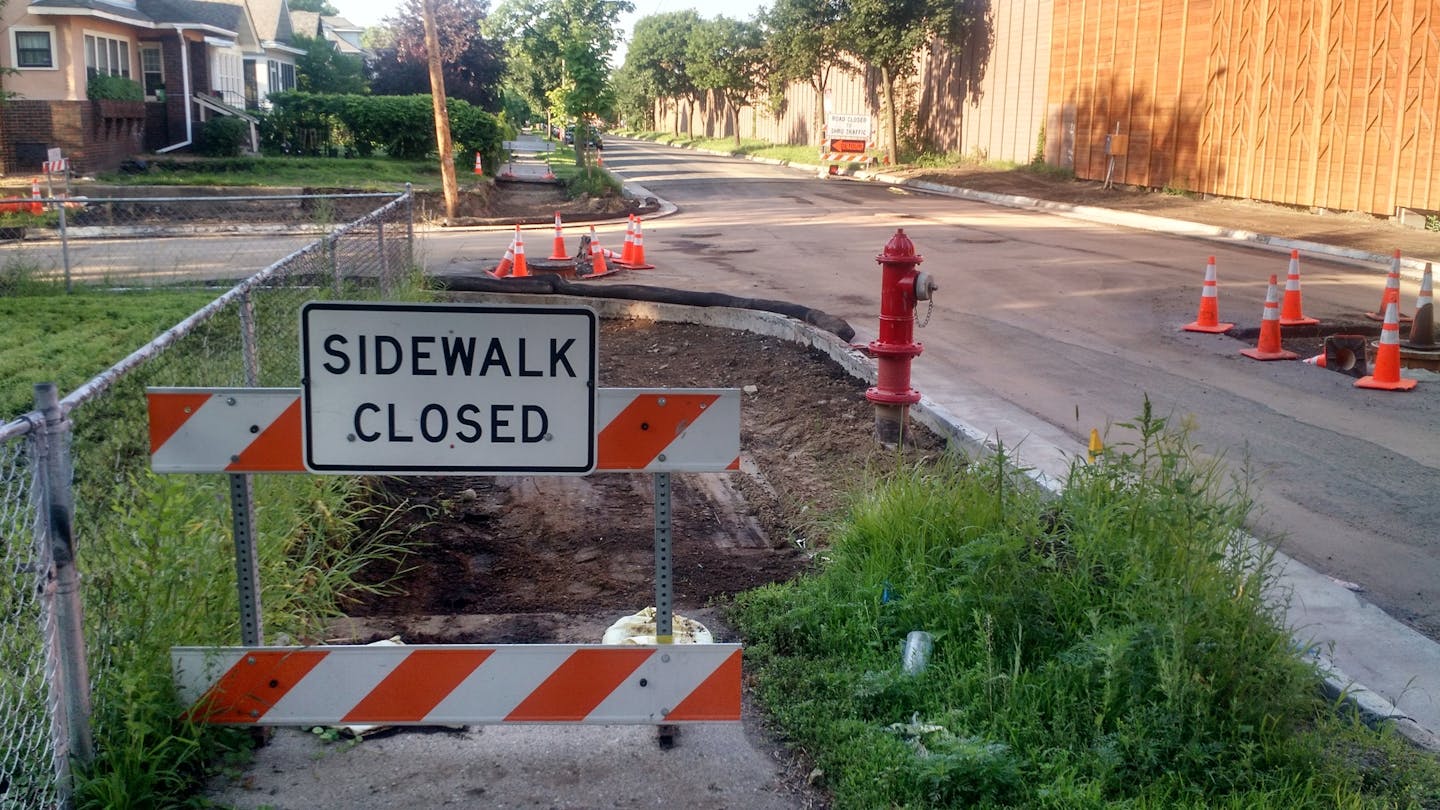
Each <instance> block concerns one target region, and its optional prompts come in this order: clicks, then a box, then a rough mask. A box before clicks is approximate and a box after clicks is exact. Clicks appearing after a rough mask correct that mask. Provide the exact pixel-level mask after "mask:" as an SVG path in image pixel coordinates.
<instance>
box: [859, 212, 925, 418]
mask: <svg viewBox="0 0 1440 810" xmlns="http://www.w3.org/2000/svg"><path fill="white" fill-rule="evenodd" d="M875 261H877V262H879V263H880V268H881V273H882V275H881V281H880V338H879V339H878V340H875V341H872V342H871V343H870V347H869V348H870V353H871V354H872V355H874V356H875V358H876V365H877V366H878V368H877V379H876V381H875V386H874V387H873V388H871V389H869V390H868V391H866V392H865V398H866V399H868V400H870V401H871V402H873V403H875V432H876V435H877V436H878V438H879V439H880V441H882V442H885V443H887V444H898V443H899V442H901V441H903V440H904V437H905V418H906V411H907V409H908V408H909V406H910V405H912V404H914V403H916V402H919V401H920V392H919V391H916V390H915V389H913V388H911V387H910V361H911V360H912V359H913V358H915V357H918V356H919V355H920V352H922V351H924V349H925V347H924V346H922V345H920V344H919V343H916V342H915V306H916V304H918V303H919V302H921V301H929V300H930V296H931V295H932V294H933V293H934V292H935V290H937V289H939V287H937V286H936V284H935V279H933V278H931V277H930V274H929V273H922V272H920V270H919V266H920V262H922V261H924V258H923V257H921V256H917V255H916V254H915V243H914V242H911V241H910V237H908V236H906V235H905V229H904V228H897V229H896V231H895V235H894V236H892V237H890V241H889V242H886V243H885V251H884V252H883V253H881V254H880V255H879V256H876V257H875Z"/></svg>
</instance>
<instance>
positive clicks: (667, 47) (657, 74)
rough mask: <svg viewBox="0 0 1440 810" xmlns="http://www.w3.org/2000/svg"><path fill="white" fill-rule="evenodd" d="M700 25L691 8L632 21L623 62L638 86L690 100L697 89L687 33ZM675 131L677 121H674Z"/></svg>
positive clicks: (660, 95) (659, 93) (665, 96)
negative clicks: (635, 78)
mask: <svg viewBox="0 0 1440 810" xmlns="http://www.w3.org/2000/svg"><path fill="white" fill-rule="evenodd" d="M699 24H700V15H699V14H697V13H695V11H694V10H693V9H691V10H686V11H671V12H667V13H665V14H652V15H650V16H649V17H643V18H641V19H640V20H639V21H637V22H636V23H635V30H634V32H633V33H632V34H631V37H630V47H629V49H628V50H627V51H626V52H625V65H626V67H627V68H629V69H630V70H633V71H634V72H635V75H636V77H637V79H638V80H639V81H640V82H641V84H642V86H643V87H644V88H645V89H646V90H648V91H650V92H651V93H653V94H654V95H655V96H657V97H661V98H667V97H668V98H686V99H690V100H692V101H693V100H694V98H695V96H696V94H697V92H698V90H699V88H698V87H697V86H696V85H695V80H694V77H693V76H692V74H691V72H690V67H689V64H690V63H689V43H690V34H691V32H692V31H694V29H695V27H696V26H698V25H699ZM675 126H676V134H679V126H680V120H679V117H678V116H677V117H676V120H675Z"/></svg>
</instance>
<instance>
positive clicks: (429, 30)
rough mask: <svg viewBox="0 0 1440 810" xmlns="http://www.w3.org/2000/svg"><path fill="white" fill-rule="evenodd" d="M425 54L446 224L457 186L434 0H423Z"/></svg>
mask: <svg viewBox="0 0 1440 810" xmlns="http://www.w3.org/2000/svg"><path fill="white" fill-rule="evenodd" d="M425 55H426V57H427V61H428V62H429V63H430V100H431V102H432V103H433V104H434V106H435V139H436V141H437V142H438V146H439V149H440V185H441V187H442V189H443V190H444V193H445V224H446V225H449V224H451V223H452V222H454V220H455V209H456V206H457V204H458V203H459V197H460V188H459V186H458V185H456V182H455V147H454V146H453V145H452V144H451V142H450V110H449V109H448V108H447V107H446V106H445V76H444V74H443V73H442V72H441V69H440V34H439V33H438V32H437V31H436V30H435V0H425Z"/></svg>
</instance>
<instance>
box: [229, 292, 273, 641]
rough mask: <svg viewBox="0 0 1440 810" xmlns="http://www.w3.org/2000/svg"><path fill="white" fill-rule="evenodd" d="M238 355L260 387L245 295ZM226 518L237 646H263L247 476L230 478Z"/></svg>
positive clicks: (250, 306) (249, 381) (248, 379)
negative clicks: (231, 539)
mask: <svg viewBox="0 0 1440 810" xmlns="http://www.w3.org/2000/svg"><path fill="white" fill-rule="evenodd" d="M240 352H241V355H242V356H243V357H244V362H245V385H247V386H249V387H251V388H253V387H255V386H257V385H259V384H260V349H259V345H258V344H257V342H256V332H255V303H254V301H253V300H251V298H250V293H249V292H246V293H245V294H244V295H242V296H240ZM230 519H231V528H232V531H233V537H234V540H235V592H236V595H237V596H238V598H239V601H240V643H241V644H243V645H244V646H246V647H259V646H260V645H262V644H264V643H265V629H264V625H263V623H262V622H261V616H260V559H259V555H258V554H257V553H256V550H255V489H254V482H253V481H251V479H250V476H249V475H248V474H243V473H235V474H231V476H230Z"/></svg>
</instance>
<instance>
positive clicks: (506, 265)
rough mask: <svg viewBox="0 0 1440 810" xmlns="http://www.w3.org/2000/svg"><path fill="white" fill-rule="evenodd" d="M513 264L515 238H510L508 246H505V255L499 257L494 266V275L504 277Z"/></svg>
mask: <svg viewBox="0 0 1440 810" xmlns="http://www.w3.org/2000/svg"><path fill="white" fill-rule="evenodd" d="M514 266H515V240H514V239H511V240H510V246H509V247H507V248H505V256H504V257H503V258H501V259H500V264H499V265H497V266H496V267H495V277H496V278H504V277H505V276H506V275H508V274H509V272H510V269H511V268H512V267H514Z"/></svg>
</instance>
